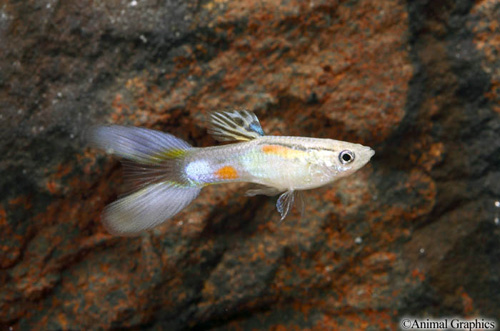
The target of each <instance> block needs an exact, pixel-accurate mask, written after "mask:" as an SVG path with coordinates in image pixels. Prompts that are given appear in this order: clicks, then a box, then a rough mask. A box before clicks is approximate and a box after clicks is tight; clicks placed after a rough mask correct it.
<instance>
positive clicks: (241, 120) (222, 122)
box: [208, 110, 264, 141]
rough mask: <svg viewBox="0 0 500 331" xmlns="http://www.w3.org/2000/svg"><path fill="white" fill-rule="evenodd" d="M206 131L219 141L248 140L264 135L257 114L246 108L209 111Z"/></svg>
mask: <svg viewBox="0 0 500 331" xmlns="http://www.w3.org/2000/svg"><path fill="white" fill-rule="evenodd" d="M208 133H210V134H211V135H212V136H213V137H214V138H215V139H217V140H219V141H232V140H242V141H248V140H252V139H255V138H258V137H261V136H263V135H264V131H263V130H262V127H261V126H260V123H259V119H258V118H257V116H255V114H254V113H252V112H250V111H247V110H233V111H222V112H213V113H210V126H209V128H208Z"/></svg>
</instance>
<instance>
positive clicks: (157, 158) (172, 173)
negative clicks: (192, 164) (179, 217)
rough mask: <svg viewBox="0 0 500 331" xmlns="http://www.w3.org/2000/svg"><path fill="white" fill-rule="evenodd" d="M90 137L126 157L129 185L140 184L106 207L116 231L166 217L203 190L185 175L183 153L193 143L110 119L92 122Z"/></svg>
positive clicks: (125, 231)
mask: <svg viewBox="0 0 500 331" xmlns="http://www.w3.org/2000/svg"><path fill="white" fill-rule="evenodd" d="M88 139H89V141H90V143H91V144H93V145H94V146H96V147H99V148H102V149H104V150H106V151H107V152H108V153H110V154H114V155H118V156H120V157H122V158H124V159H125V160H123V164H124V166H125V179H126V181H125V183H126V184H127V186H128V190H129V191H132V192H133V191H136V190H137V189H138V191H136V192H135V193H131V194H130V195H128V196H126V197H124V198H121V199H120V200H118V201H116V202H114V203H112V204H111V205H109V206H108V207H106V209H105V211H104V213H103V222H104V225H105V226H106V228H107V229H108V230H109V232H111V233H112V234H117V235H133V234H137V233H139V232H141V231H143V230H147V229H150V228H152V227H154V226H156V225H158V224H160V223H163V222H165V221H166V220H168V219H169V218H171V217H172V216H174V215H175V214H177V213H178V212H179V211H181V210H182V209H183V208H184V207H186V206H187V205H188V204H189V203H190V202H191V201H192V200H193V199H194V198H196V197H197V196H198V194H199V192H200V188H198V187H193V186H192V184H191V183H189V182H188V181H187V179H186V178H185V176H184V175H183V167H182V159H183V158H184V156H185V155H186V153H188V150H189V149H190V148H191V146H189V144H188V143H186V142H185V141H183V140H181V139H179V138H176V137H174V136H172V135H169V134H166V133H163V132H159V131H154V130H148V129H144V128H135V127H126V126H118V125H111V126H99V127H94V128H92V129H91V130H90V131H89V132H88ZM130 184H132V185H130Z"/></svg>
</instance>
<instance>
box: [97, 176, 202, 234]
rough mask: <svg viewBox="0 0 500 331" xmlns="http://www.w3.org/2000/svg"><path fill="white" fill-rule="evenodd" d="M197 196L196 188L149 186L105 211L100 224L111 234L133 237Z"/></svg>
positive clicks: (165, 184) (162, 185) (164, 185)
mask: <svg viewBox="0 0 500 331" xmlns="http://www.w3.org/2000/svg"><path fill="white" fill-rule="evenodd" d="M199 193H200V188H196V187H188V188H185V187H176V186H172V185H170V184H169V183H156V184H152V185H149V186H146V187H145V188H143V189H141V190H140V191H137V192H135V193H133V194H131V195H128V196H126V197H124V198H122V199H120V200H118V201H115V202H113V203H112V204H110V205H109V206H108V207H106V209H105V211H104V213H103V223H104V226H105V227H106V229H107V230H108V231H109V232H110V233H111V234H114V235H121V236H131V235H135V234H138V233H140V232H141V231H144V230H147V229H151V228H153V227H155V226H157V225H159V224H161V223H163V222H165V221H166V220H168V219H170V218H171V217H173V216H174V215H175V214H177V213H178V212H180V211H181V210H182V209H184V208H185V207H186V206H187V205H188V204H189V203H190V202H191V201H193V199H195V198H196V197H197V196H198V194H199Z"/></svg>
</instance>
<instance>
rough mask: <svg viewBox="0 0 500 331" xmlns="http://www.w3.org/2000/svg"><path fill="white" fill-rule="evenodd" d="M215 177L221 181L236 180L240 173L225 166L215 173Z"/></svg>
mask: <svg viewBox="0 0 500 331" xmlns="http://www.w3.org/2000/svg"><path fill="white" fill-rule="evenodd" d="M215 176H217V178H219V179H236V178H238V172H237V171H236V169H234V168H233V167H231V166H225V167H222V168H220V169H219V170H217V171H216V172H215Z"/></svg>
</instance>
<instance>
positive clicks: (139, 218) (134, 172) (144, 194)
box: [88, 110, 375, 235]
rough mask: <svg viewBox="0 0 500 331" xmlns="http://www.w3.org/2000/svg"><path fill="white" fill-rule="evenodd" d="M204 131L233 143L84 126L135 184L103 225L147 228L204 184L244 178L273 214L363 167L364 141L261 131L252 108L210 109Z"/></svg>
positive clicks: (128, 230)
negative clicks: (269, 198) (270, 201)
mask: <svg viewBox="0 0 500 331" xmlns="http://www.w3.org/2000/svg"><path fill="white" fill-rule="evenodd" d="M208 131H209V133H210V134H212V136H213V137H214V138H216V139H217V140H219V141H239V143H235V144H229V145H222V146H213V147H205V148H194V147H192V146H190V145H189V144H188V143H186V142H185V141H183V140H181V139H179V138H176V137H174V136H172V135H170V134H167V133H163V132H159V131H154V130H149V129H144V128H138V127H127V126H119V125H109V126H98V127H94V128H93V129H91V130H90V132H89V135H88V139H89V140H90V142H91V144H93V145H94V146H96V147H99V148H101V149H104V150H105V151H107V153H109V154H114V155H117V156H119V157H121V158H123V159H125V160H124V161H123V164H124V167H125V175H126V176H127V179H128V180H129V181H131V182H132V183H133V184H135V187H136V188H138V189H137V191H135V192H134V193H132V194H130V195H128V196H125V197H123V198H121V199H119V200H118V201H115V202H114V203H112V204H110V205H109V206H107V207H106V209H105V211H104V213H103V223H104V225H105V227H106V228H107V229H108V231H109V232H111V233H112V234H116V235H134V234H137V233H139V232H141V231H144V230H147V229H150V228H153V227H155V226H157V225H159V224H160V223H163V222H165V221H166V220H168V219H170V218H171V217H173V216H174V215H175V214H177V213H178V212H180V211H181V210H182V209H184V208H185V207H186V206H187V205H188V204H189V203H190V202H191V201H192V200H194V199H195V198H196V197H197V196H198V194H199V193H200V190H201V188H203V187H204V186H207V185H212V184H223V183H230V182H249V183H253V184H254V185H255V184H256V187H254V188H253V189H251V190H250V191H248V192H247V195H249V196H253V195H257V194H265V195H276V194H279V193H281V195H280V197H279V198H278V202H277V204H276V206H277V209H278V212H279V213H280V214H281V220H283V219H284V218H285V217H286V215H287V214H288V213H289V211H290V210H291V207H292V206H293V204H294V200H295V196H296V195H298V197H299V198H300V199H298V200H299V201H300V202H301V205H300V209H302V212H303V210H304V203H303V201H302V197H301V195H300V191H301V190H308V189H312V188H316V187H320V186H323V185H326V184H329V183H331V182H333V181H335V180H337V179H339V178H341V177H345V176H348V175H350V174H352V173H353V172H355V171H356V170H358V169H360V168H361V167H363V166H364V165H365V164H366V163H368V161H370V158H371V157H372V156H373V155H374V154H375V152H374V151H373V149H371V148H370V147H366V146H362V145H360V144H354V143H349V142H345V141H338V140H332V139H316V138H305V137H284V136H266V135H264V131H263V130H262V127H261V126H260V123H259V120H258V119H257V117H256V116H255V114H254V113H252V112H249V111H245V110H235V111H224V112H214V113H211V114H210V127H209V130H208Z"/></svg>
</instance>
